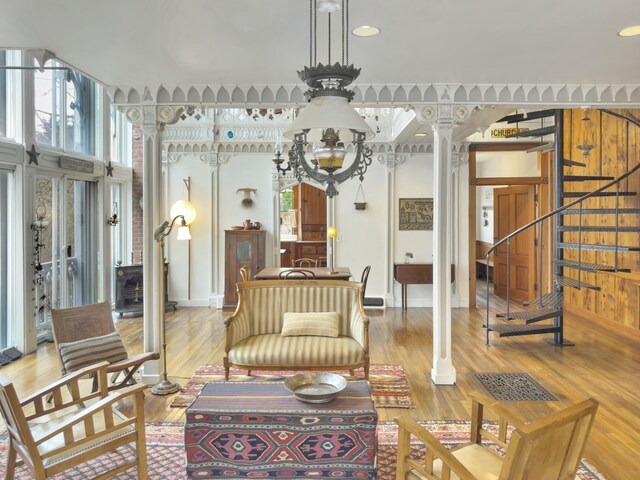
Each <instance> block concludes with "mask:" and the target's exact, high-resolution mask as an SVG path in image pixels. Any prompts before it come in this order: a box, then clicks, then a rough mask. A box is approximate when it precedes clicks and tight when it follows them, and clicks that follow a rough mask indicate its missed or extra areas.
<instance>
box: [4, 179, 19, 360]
mask: <svg viewBox="0 0 640 480" xmlns="http://www.w3.org/2000/svg"><path fill="white" fill-rule="evenodd" d="M12 186H13V173H12V172H8V171H6V170H0V349H3V348H6V347H8V346H10V345H9V342H10V335H11V332H10V325H9V317H10V308H9V305H10V302H11V291H10V285H11V283H10V282H11V279H10V277H9V271H10V270H11V268H15V267H16V266H15V265H10V264H9V262H10V259H11V252H10V242H9V225H10V222H11V220H12V218H11V217H12V212H13V208H11V205H10V198H11V195H10V191H9V190H10V188H11V187H12Z"/></svg>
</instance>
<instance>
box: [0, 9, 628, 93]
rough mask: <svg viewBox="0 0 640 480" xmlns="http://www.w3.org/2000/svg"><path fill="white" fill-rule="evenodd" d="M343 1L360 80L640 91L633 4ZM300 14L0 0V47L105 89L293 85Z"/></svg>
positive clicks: (304, 18) (299, 56)
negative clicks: (40, 51)
mask: <svg viewBox="0 0 640 480" xmlns="http://www.w3.org/2000/svg"><path fill="white" fill-rule="evenodd" d="M350 5H351V26H352V27H355V26H357V25H362V24H369V25H376V26H378V27H380V28H381V29H382V33H381V34H380V35H378V36H377V37H371V38H357V37H354V36H351V37H350V45H351V55H350V57H351V58H350V60H351V61H352V62H353V63H354V64H355V65H356V66H359V67H361V68H362V75H361V77H360V79H359V80H358V82H357V83H359V84H370V83H376V84H399V83H402V84H416V83H423V84H426V83H469V84H473V83H528V84H601V85H610V84H613V85H619V84H629V85H637V84H640V37H631V38H621V37H618V36H617V32H618V31H619V30H620V29H622V28H623V27H627V26H629V25H633V24H640V1H639V0H614V1H613V2H612V1H608V2H607V1H602V0H597V1H596V0H535V1H514V0H484V1H478V0H456V1H453V0H394V1H390V0H350ZM308 8H309V3H308V1H306V0H134V1H132V0H109V1H103V2H94V1H86V0H56V1H51V0H3V1H2V4H1V5H0V47H5V48H7V47H16V48H45V49H48V50H50V51H52V52H54V53H55V54H56V55H57V56H58V57H59V58H60V59H62V60H63V61H65V62H67V63H68V64H70V65H72V66H74V67H75V68H77V69H79V70H81V71H84V72H86V73H88V74H90V75H91V76H93V77H94V78H96V79H97V80H99V81H101V82H102V83H104V84H106V85H108V86H131V85H158V84H164V85H198V84H224V85H250V84H254V85H261V84H269V85H281V84H295V83H300V82H299V80H298V78H297V75H296V70H297V69H300V68H301V67H302V66H303V65H306V64H308V58H309V57H308V34H309V32H308ZM320 42H321V40H320ZM334 51H335V49H334ZM334 55H335V54H334ZM318 57H319V60H323V58H321V55H320V51H319V55H318ZM334 58H335V57H334Z"/></svg>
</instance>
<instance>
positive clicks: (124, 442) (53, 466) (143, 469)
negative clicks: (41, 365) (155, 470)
mask: <svg viewBox="0 0 640 480" xmlns="http://www.w3.org/2000/svg"><path fill="white" fill-rule="evenodd" d="M107 366H108V363H107V362H102V363H99V364H96V365H91V366H89V367H86V368H83V369H81V370H78V371H77V372H74V373H72V374H70V375H67V376H66V377H64V378H62V379H60V380H58V381H57V382H54V383H52V384H51V385H49V386H47V387H45V388H43V389H42V390H39V391H38V392H36V393H34V394H33V395H31V396H29V397H27V398H26V399H24V400H23V401H22V402H21V401H20V400H19V399H18V395H17V393H16V390H15V388H14V386H13V384H12V383H11V381H10V380H9V379H8V378H7V377H5V376H4V375H0V410H1V411H2V416H3V418H4V421H5V422H6V425H7V432H8V436H9V449H8V453H7V470H6V474H5V477H4V478H5V479H13V478H14V473H15V469H16V467H17V466H20V465H22V464H24V465H26V466H27V467H28V468H29V470H31V472H32V474H33V477H32V478H34V477H35V478H36V480H40V479H45V478H50V477H52V476H54V475H56V474H58V473H60V472H64V471H65V470H68V469H69V468H72V467H74V466H76V465H79V464H82V463H85V462H87V461H88V460H90V459H92V458H95V457H97V456H99V455H102V454H103V453H106V452H110V451H113V450H115V449H116V448H119V447H123V446H126V447H128V448H130V449H131V450H132V451H133V454H134V456H135V458H134V459H133V460H131V461H128V462H126V463H121V464H119V465H116V466H114V467H113V468H112V469H111V470H109V471H108V472H105V473H103V474H101V475H100V476H97V477H94V478H99V479H106V478H111V477H112V476H114V475H116V474H118V473H120V472H124V471H125V470H128V469H129V468H132V467H136V469H137V478H139V479H146V478H147V452H146V444H145V432H144V428H145V427H144V398H143V393H142V391H143V390H144V389H145V388H146V386H145V385H134V386H130V387H127V388H125V389H122V390H120V391H118V392H113V393H109V392H108V386H107ZM87 375H93V376H95V377H96V378H98V385H99V388H98V390H97V391H96V392H93V393H90V394H88V395H85V396H82V394H81V393H80V385H79V380H80V378H81V377H86V376H87ZM67 389H68V392H67ZM47 396H51V397H52V398H53V404H52V405H49V404H48V403H47V402H46V401H45V397H47ZM127 398H131V399H132V400H133V402H132V403H133V409H132V413H131V414H130V415H124V414H122V413H121V412H119V411H118V410H117V409H116V408H115V407H114V405H115V404H116V402H122V401H123V400H125V399H127ZM90 401H94V403H93V405H91V406H89V407H84V408H82V409H81V410H78V408H79V407H82V406H84V405H85V404H87V403H88V402H90ZM131 443H134V444H135V445H134V446H132V445H130V444H131ZM18 456H19V457H20V461H17V460H18V458H17V457H18ZM126 458H127V459H128V457H126Z"/></svg>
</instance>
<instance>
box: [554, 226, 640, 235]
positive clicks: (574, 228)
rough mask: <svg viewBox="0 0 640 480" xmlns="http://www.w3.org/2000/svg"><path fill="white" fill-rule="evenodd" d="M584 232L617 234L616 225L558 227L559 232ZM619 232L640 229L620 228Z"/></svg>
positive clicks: (639, 229) (638, 230) (639, 230)
mask: <svg viewBox="0 0 640 480" xmlns="http://www.w3.org/2000/svg"><path fill="white" fill-rule="evenodd" d="M580 230H582V231H583V232H603V233H607V232H615V231H616V227H615V225H612V226H601V225H597V226H591V225H583V226H582V227H579V226H578V225H561V226H560V227H558V231H559V232H579V231H580ZM618 231H619V232H640V227H627V226H618Z"/></svg>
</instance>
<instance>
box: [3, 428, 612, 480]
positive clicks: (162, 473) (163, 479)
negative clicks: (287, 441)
mask: <svg viewBox="0 0 640 480" xmlns="http://www.w3.org/2000/svg"><path fill="white" fill-rule="evenodd" d="M420 423H421V424H422V425H424V426H425V427H427V428H428V429H429V431H430V432H431V433H433V434H434V435H435V436H436V438H438V440H440V442H442V443H443V444H444V445H446V446H447V447H454V446H455V445H458V444H460V443H463V442H466V441H468V440H469V431H470V423H469V422H467V421H447V420H428V421H421V422H420ZM397 442H398V430H397V427H396V425H395V424H394V423H393V422H379V423H378V480H393V479H395V470H396V444H397ZM123 451H126V452H128V450H124V449H123ZM415 452H416V454H417V455H420V450H419V447H418V446H417V445H416V447H415ZM6 458H7V434H6V432H5V433H3V434H2V435H0V477H4V474H5V466H6ZM126 458H128V457H127V454H126V453H118V452H116V453H109V454H105V455H102V456H101V457H98V458H97V459H95V460H91V461H89V462H87V463H86V464H84V465H83V466H81V467H77V468H74V469H73V470H69V471H68V472H66V473H61V474H59V475H57V476H55V477H53V478H55V479H58V480H69V479H74V480H76V479H77V480H80V479H85V478H94V477H95V476H97V475H100V474H101V473H103V472H104V471H105V470H106V469H107V468H108V467H109V466H113V465H114V464H115V463H116V462H118V463H119V462H121V461H123V459H126ZM147 459H148V464H149V479H151V480H167V479H170V480H181V479H186V473H185V468H186V462H185V455H184V424H183V423H147ZM15 478H16V480H29V479H31V478H33V477H32V476H31V474H30V472H29V470H28V469H27V468H26V467H24V466H23V467H19V468H17V469H16V476H15ZM113 478H114V479H116V480H135V479H136V478H137V477H136V474H135V471H133V470H130V471H129V472H125V473H122V474H120V475H118V476H116V477H113ZM576 480H604V477H603V476H602V475H601V474H599V473H598V472H597V471H596V470H595V469H594V468H593V467H592V466H591V465H589V464H588V463H586V462H585V461H584V460H583V461H582V463H581V464H580V468H579V469H578V475H577V476H576Z"/></svg>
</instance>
